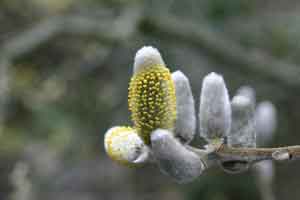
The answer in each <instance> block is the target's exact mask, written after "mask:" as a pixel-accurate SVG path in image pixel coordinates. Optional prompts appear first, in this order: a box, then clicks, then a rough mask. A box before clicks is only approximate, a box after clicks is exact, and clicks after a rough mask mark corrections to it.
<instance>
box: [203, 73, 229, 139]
mask: <svg viewBox="0 0 300 200" xmlns="http://www.w3.org/2000/svg"><path fill="white" fill-rule="evenodd" d="M199 125H200V136H201V137H203V138H204V139H205V140H206V141H207V142H209V143H210V142H211V141H214V140H219V139H222V138H224V137H226V136H227V135H228V133H229V131H230V126H231V106H230V100H229V95H228V91H227V88H226V85H225V83H224V80H223V77H222V76H220V75H218V74H216V73H210V74H208V75H207V76H206V77H205V78H204V79H203V83H202V90H201V97H200V109H199Z"/></svg>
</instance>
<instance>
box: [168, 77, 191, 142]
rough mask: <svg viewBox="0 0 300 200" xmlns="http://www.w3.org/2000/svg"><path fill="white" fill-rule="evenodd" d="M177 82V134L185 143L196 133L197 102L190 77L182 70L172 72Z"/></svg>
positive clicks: (175, 82)
mask: <svg viewBox="0 0 300 200" xmlns="http://www.w3.org/2000/svg"><path fill="white" fill-rule="evenodd" d="M172 79H173V81H174V84H175V93H176V104H177V105H176V108H177V117H176V123H175V136H176V137H178V138H179V139H180V140H181V141H182V142H183V143H189V142H190V141H191V140H192V139H193V138H194V135H195V129H196V116H195V103H194V97H193V94H192V90H191V87H190V83H189V80H188V78H187V77H186V76H185V75H184V74H183V73H182V72H181V71H176V72H174V73H172Z"/></svg>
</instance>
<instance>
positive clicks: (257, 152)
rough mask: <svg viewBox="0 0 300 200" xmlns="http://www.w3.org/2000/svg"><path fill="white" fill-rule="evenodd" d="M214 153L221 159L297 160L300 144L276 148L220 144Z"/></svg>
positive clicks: (299, 156)
mask: <svg viewBox="0 0 300 200" xmlns="http://www.w3.org/2000/svg"><path fill="white" fill-rule="evenodd" d="M215 153H216V155H217V156H218V157H220V159H221V160H222V161H231V160H240V161H249V162H258V161H262V160H277V161H280V160H299V159H300V145H297V146H287V147H278V148H234V147H228V146H226V145H221V146H220V148H218V149H217V150H216V151H215Z"/></svg>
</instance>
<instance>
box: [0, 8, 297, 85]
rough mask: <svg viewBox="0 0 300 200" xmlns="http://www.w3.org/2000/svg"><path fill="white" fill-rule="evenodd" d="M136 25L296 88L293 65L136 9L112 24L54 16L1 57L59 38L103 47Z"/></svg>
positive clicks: (210, 32)
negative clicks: (74, 37)
mask: <svg viewBox="0 0 300 200" xmlns="http://www.w3.org/2000/svg"><path fill="white" fill-rule="evenodd" d="M139 22H142V24H144V25H145V24H146V25H147V26H148V29H151V32H153V31H154V32H158V33H161V34H160V35H159V36H160V37H161V36H162V37H166V38H168V39H172V38H173V39H176V40H177V41H182V42H187V43H190V44H193V45H196V46H198V47H200V48H204V49H206V50H207V52H209V53H210V54H212V55H214V56H217V57H219V58H220V59H221V60H223V61H224V62H226V63H229V64H231V67H236V68H238V69H239V70H245V71H251V72H253V73H260V74H263V75H264V76H265V77H266V78H270V79H272V80H276V81H279V82H281V83H283V84H284V85H286V86H288V87H293V88H294V87H299V86H300V79H299V75H300V70H299V69H298V67H297V66H295V65H293V64H290V63H286V62H283V61H279V60H276V59H275V58H273V57H271V56H269V55H266V54H263V53H262V52H256V51H248V50H247V49H245V48H243V47H241V46H240V45H239V44H237V43H236V42H234V41H231V40H229V39H227V38H225V37H224V36H223V35H222V34H220V33H217V32H216V31H214V30H212V28H211V27H209V26H207V25H205V24H203V23H202V24H195V23H193V22H191V21H186V20H182V19H177V18H176V17H174V16H169V15H157V16H143V15H142V9H140V8H139V7H130V8H127V9H125V10H124V12H123V13H122V14H121V15H120V16H119V17H117V19H112V20H108V19H105V20H102V21H99V19H96V18H94V17H86V16H80V15H79V16H76V15H73V16H72V15H69V16H55V17H53V18H50V19H47V20H45V21H43V22H41V23H39V24H37V25H36V26H34V27H33V28H32V29H30V30H28V31H25V32H23V33H21V34H20V35H18V36H16V37H14V38H11V39H10V40H7V42H5V43H4V44H3V45H2V47H1V48H0V50H1V52H2V55H5V56H6V57H9V58H12V59H14V58H16V57H19V56H21V55H23V54H24V53H27V52H30V51H32V50H34V49H35V48H37V47H38V46H39V45H41V44H42V43H44V42H46V41H49V40H50V39H52V38H53V37H55V36H57V35H59V34H78V35H82V34H83V35H85V34H88V35H95V36H96V37H98V38H100V39H102V40H103V41H104V42H107V43H114V42H122V41H126V40H127V39H128V38H129V37H130V36H132V35H133V34H134V33H135V32H136V31H137V30H139V27H138V25H139ZM148 29H147V30H148Z"/></svg>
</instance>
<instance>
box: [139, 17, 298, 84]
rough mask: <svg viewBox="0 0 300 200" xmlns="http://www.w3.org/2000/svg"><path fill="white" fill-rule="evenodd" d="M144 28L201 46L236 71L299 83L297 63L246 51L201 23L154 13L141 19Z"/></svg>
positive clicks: (289, 82)
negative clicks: (143, 19) (154, 14)
mask: <svg viewBox="0 0 300 200" xmlns="http://www.w3.org/2000/svg"><path fill="white" fill-rule="evenodd" d="M143 24H144V25H145V26H146V27H147V30H151V32H158V33H159V35H164V36H165V37H166V38H169V39H170V38H173V39H176V41H182V42H186V43H190V44H192V45H195V46H197V47H200V48H203V49H205V50H206V51H207V52H209V53H210V54H212V55H214V56H217V57H218V58H219V59H221V60H223V61H224V62H226V63H229V64H231V67H235V68H237V69H239V70H245V71H250V72H253V73H259V74H263V75H264V76H265V77H266V78H270V79H272V80H275V81H279V82H281V83H283V84H284V85H285V86H288V87H299V86H300V79H299V75H300V70H299V68H298V67H297V66H295V65H293V64H289V63H286V62H283V61H279V60H276V59H275V58H273V57H270V56H268V55H266V54H263V53H262V52H256V51H248V50H247V49H245V48H243V47H241V46H240V45H239V44H237V43H236V42H234V41H231V40H229V39H227V38H225V37H224V36H223V35H222V34H219V33H217V32H216V31H214V30H212V28H211V27H209V26H207V25H205V24H195V23H193V22H191V21H186V20H181V19H177V18H176V17H174V16H168V15H158V16H150V17H147V18H145V21H144V22H143Z"/></svg>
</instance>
